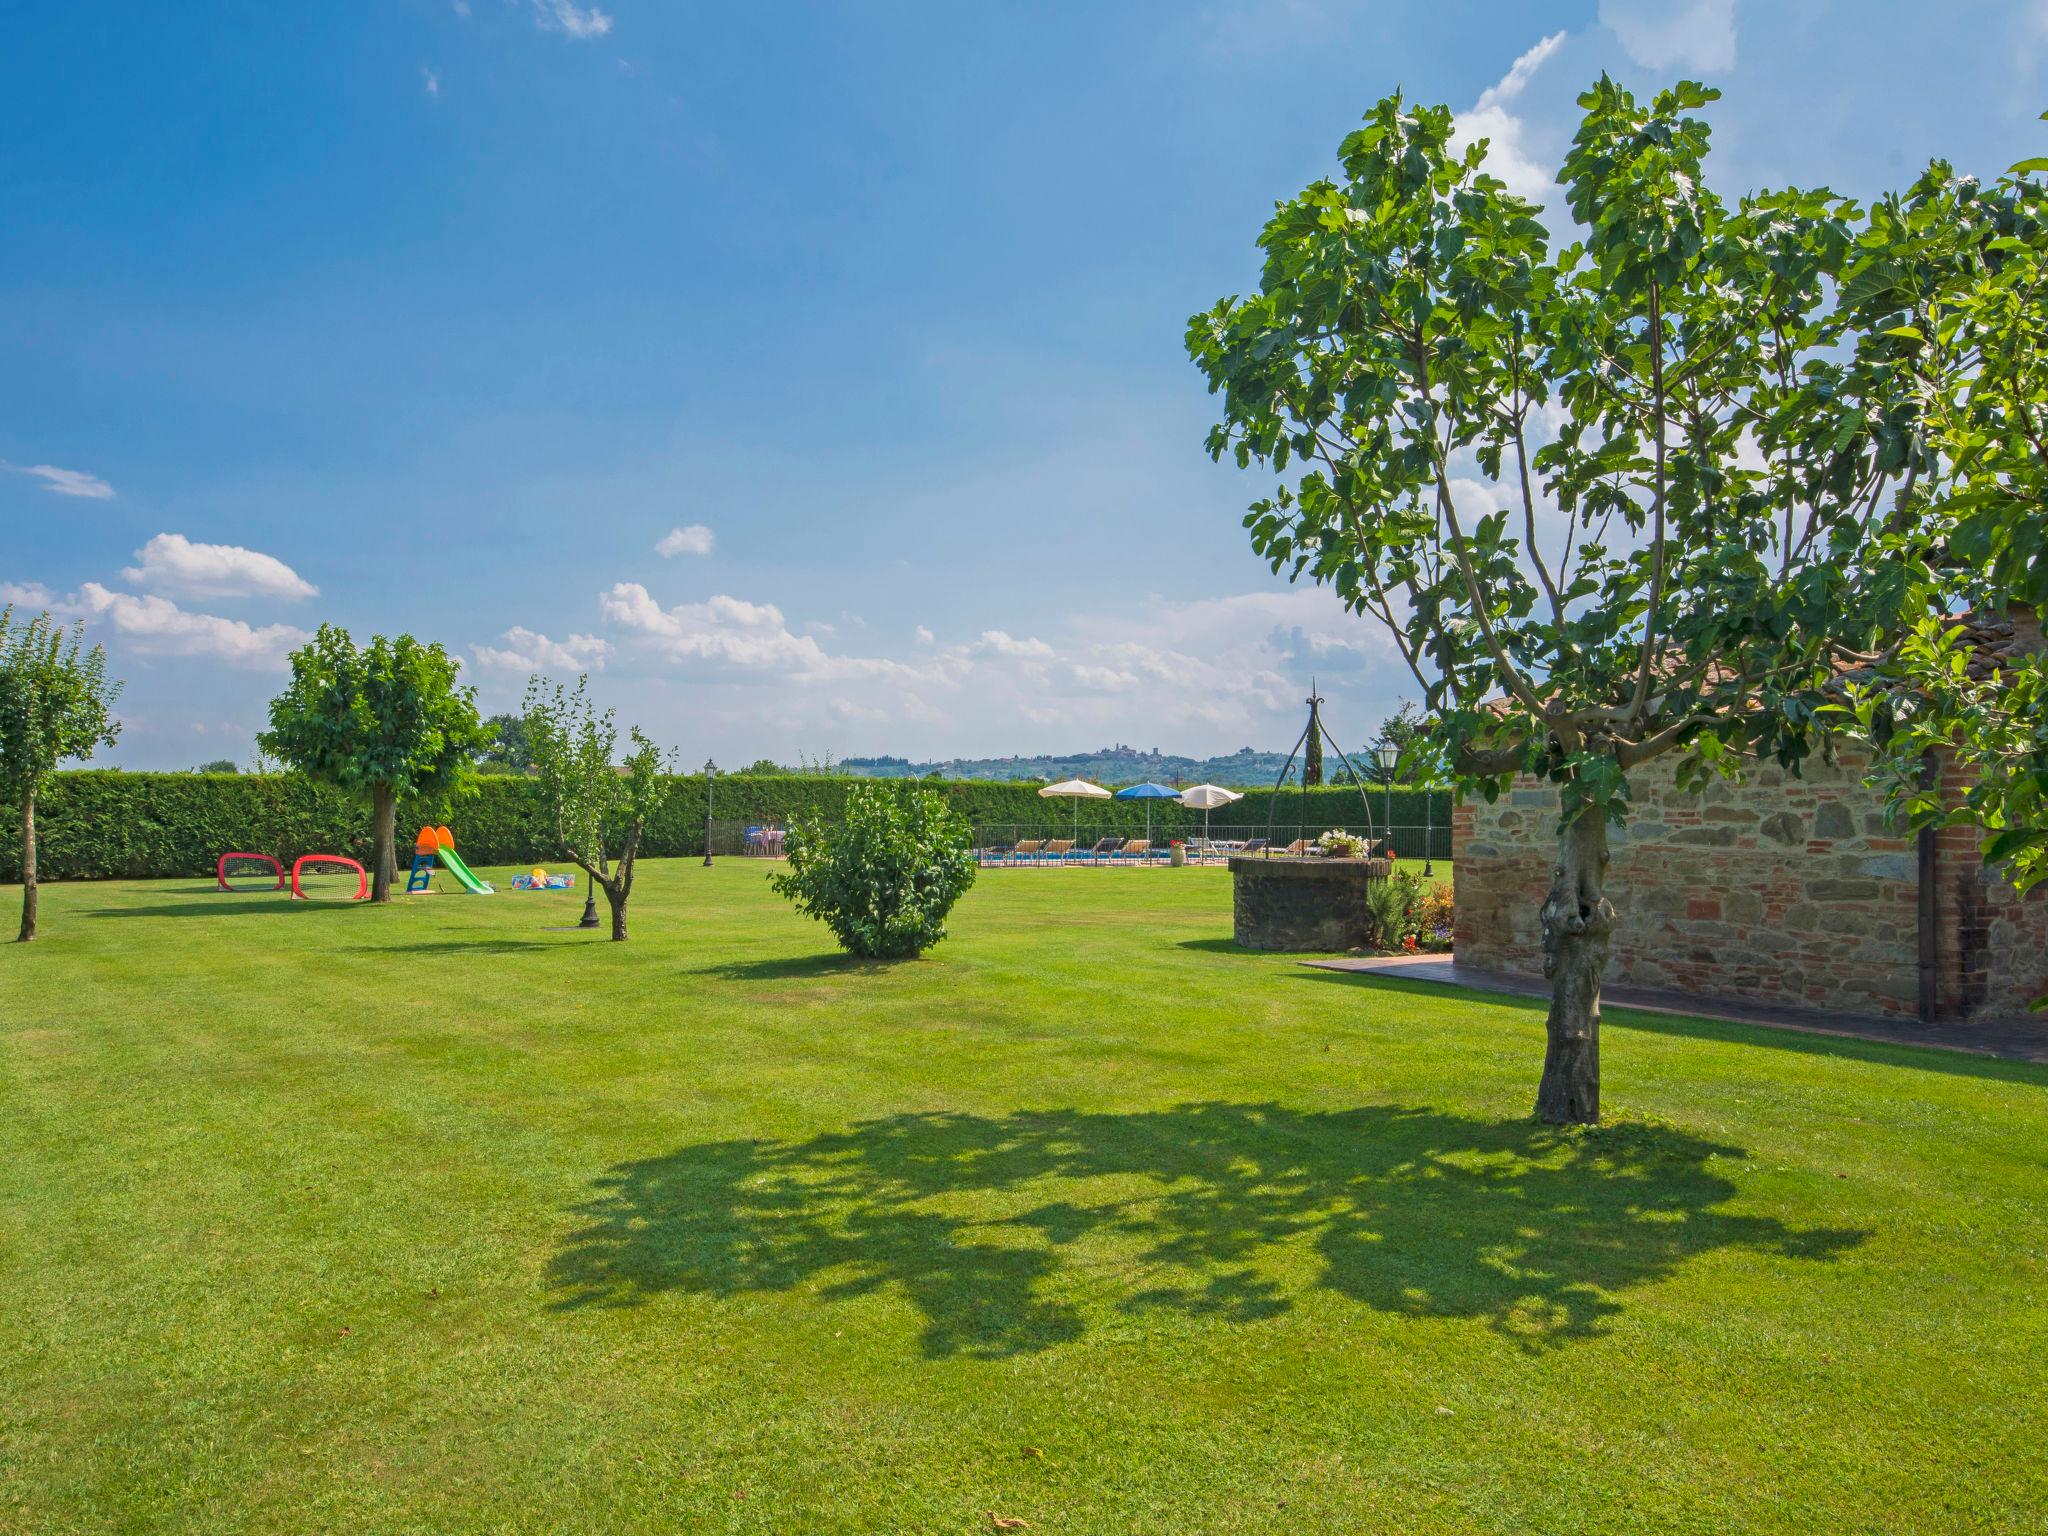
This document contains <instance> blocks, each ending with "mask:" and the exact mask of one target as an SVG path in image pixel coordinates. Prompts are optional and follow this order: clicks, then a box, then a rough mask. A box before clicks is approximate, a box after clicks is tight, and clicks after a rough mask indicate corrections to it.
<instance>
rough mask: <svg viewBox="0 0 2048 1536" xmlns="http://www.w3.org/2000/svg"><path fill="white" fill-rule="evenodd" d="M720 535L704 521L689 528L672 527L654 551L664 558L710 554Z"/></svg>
mask: <svg viewBox="0 0 2048 1536" xmlns="http://www.w3.org/2000/svg"><path fill="white" fill-rule="evenodd" d="M717 542H718V536H717V535H716V534H714V533H713V532H712V531H711V530H710V529H709V528H706V527H705V526H704V525H703V524H702V523H692V524H690V525H689V527H687V528H671V529H669V531H668V532H667V533H665V534H663V535H662V536H661V541H660V542H659V543H657V544H656V545H655V546H654V552H655V553H656V554H657V555H660V556H661V557H662V558H663V559H673V558H674V557H675V556H677V555H708V554H710V553H711V550H712V547H713V546H714V545H715V544H717Z"/></svg>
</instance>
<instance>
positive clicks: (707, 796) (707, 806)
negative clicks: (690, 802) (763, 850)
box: [704, 757, 718, 869]
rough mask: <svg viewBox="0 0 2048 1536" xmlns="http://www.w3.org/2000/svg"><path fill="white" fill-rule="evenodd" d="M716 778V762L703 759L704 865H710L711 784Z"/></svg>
mask: <svg viewBox="0 0 2048 1536" xmlns="http://www.w3.org/2000/svg"><path fill="white" fill-rule="evenodd" d="M717 779H718V764H716V763H714V762H713V761H712V760H711V759H710V758H708V757H707V758H705V759H704V867H705V868H706V869H709V868H710V867H711V786H712V785H713V784H714V783H715V782H717Z"/></svg>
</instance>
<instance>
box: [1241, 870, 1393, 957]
mask: <svg viewBox="0 0 2048 1536" xmlns="http://www.w3.org/2000/svg"><path fill="white" fill-rule="evenodd" d="M1391 870H1392V866H1391V865H1390V864H1389V863H1388V862H1387V860H1385V859H1322V858H1295V857H1291V856H1282V857H1274V858H1265V857H1262V856H1261V855H1259V854H1255V853H1240V854H1236V855H1233V856H1232V858H1231V860H1230V890H1231V898H1230V908H1231V919H1232V925H1233V929H1234V931H1235V935H1236V938H1237V942H1238V943H1239V944H1240V945H1242V946H1243V947H1244V948H1246V949H1285V950H1321V951H1332V950H1345V949H1356V948H1358V947H1359V946H1360V945H1362V944H1364V943H1365V942H1366V936H1367V934H1368V933H1369V932H1370V931H1371V927H1372V917H1371V913H1370V912H1369V911H1368V910H1367V908H1366V904H1365V893H1366V890H1367V888H1368V887H1369V886H1371V884H1372V883H1373V882H1374V881H1376V880H1384V879H1386V878H1387V876H1388V874H1389V873H1390V872H1391Z"/></svg>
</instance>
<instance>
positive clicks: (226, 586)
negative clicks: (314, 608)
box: [121, 533, 320, 602]
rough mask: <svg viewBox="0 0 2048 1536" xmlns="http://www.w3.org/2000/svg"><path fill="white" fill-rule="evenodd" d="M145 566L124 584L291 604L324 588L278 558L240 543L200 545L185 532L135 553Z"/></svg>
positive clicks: (128, 573)
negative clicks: (265, 599) (259, 598)
mask: <svg viewBox="0 0 2048 1536" xmlns="http://www.w3.org/2000/svg"><path fill="white" fill-rule="evenodd" d="M135 558H136V559H137V560H138V561H140V562H141V563H140V564H139V565H131V566H129V567H128V569H126V570H124V571H123V572H122V573H121V579H122V580H123V581H131V582H133V583H135V585H137V586H139V587H152V588H154V589H156V590H157V591H160V592H173V593H176V594H177V595H178V596H180V597H274V598H283V599H285V600H287V601H290V602H298V601H300V600H302V599H304V598H308V597H317V596H318V595H319V593H320V589H319V588H318V587H316V586H314V585H313V584H312V583H311V582H310V581H307V580H305V579H304V578H303V577H301V576H300V575H299V573H298V572H297V571H295V570H293V569H292V568H291V567H290V566H288V565H286V564H285V563H284V562H283V561H282V560H279V559H277V558H276V557H275V556H273V555H266V554H264V553H262V551H260V550H254V549H244V548H242V547H241V546H240V545H239V544H195V543H193V542H192V541H191V540H190V539H188V538H186V537H185V536H184V535H183V534H182V533H160V534H158V535H157V536H156V537H155V538H153V539H151V540H150V541H149V542H148V543H147V544H145V545H143V546H142V548H140V549H138V550H137V551H135Z"/></svg>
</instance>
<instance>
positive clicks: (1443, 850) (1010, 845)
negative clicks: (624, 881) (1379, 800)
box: [710, 813, 1451, 865]
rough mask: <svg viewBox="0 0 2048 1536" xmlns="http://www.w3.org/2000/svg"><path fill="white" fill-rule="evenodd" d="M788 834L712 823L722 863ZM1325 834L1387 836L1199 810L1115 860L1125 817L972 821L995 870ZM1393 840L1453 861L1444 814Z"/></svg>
mask: <svg viewBox="0 0 2048 1536" xmlns="http://www.w3.org/2000/svg"><path fill="white" fill-rule="evenodd" d="M1183 815H1185V813H1183ZM784 830H785V824H784V823H781V822H776V821H771V820H766V819H761V820H747V819H742V818H737V817H735V818H732V819H730V820H727V819H714V820H713V821H712V823H711V827H710V832H711V852H712V854H713V855H714V856H716V857H719V858H742V857H751V858H780V857H781V856H782V846H783V833H784ZM1325 832H1349V833H1351V834H1353V835H1354V836H1356V837H1361V838H1366V839H1370V840H1372V841H1373V843H1374V845H1375V846H1374V849H1373V851H1374V852H1375V853H1378V852H1381V851H1383V850H1382V849H1381V848H1380V846H1379V843H1380V840H1381V839H1382V838H1383V837H1384V836H1385V833H1384V831H1383V829H1382V828H1381V826H1380V825H1379V823H1378V822H1377V821H1375V822H1374V823H1373V824H1372V825H1370V826H1368V825H1366V824H1365V823H1364V820H1363V818H1357V819H1353V820H1350V821H1316V820H1302V819H1300V818H1294V819H1280V820H1276V821H1275V822H1274V823H1273V825H1272V828H1271V830H1270V833H1269V831H1268V828H1267V826H1266V824H1265V823H1264V822H1260V823H1258V824H1256V825H1254V824H1252V823H1250V822H1240V821H1228V822H1226V821H1223V820H1220V819H1212V820H1211V822H1210V824H1209V829H1208V831H1207V832H1204V831H1203V830H1202V826H1201V822H1200V819H1199V813H1197V819H1196V822H1195V825H1194V826H1193V827H1192V828H1190V827H1188V826H1186V825H1184V824H1176V825H1173V826H1171V827H1168V826H1160V827H1156V828H1155V829H1154V830H1153V833H1152V836H1151V839H1150V842H1151V847H1150V849H1149V850H1147V851H1146V853H1144V854H1138V853H1135V852H1133V853H1127V854H1124V855H1123V856H1122V857H1121V858H1119V857H1116V855H1117V854H1118V853H1121V852H1122V850H1123V848H1124V846H1125V845H1126V844H1128V843H1131V842H1135V841H1143V840H1145V833H1144V830H1143V828H1139V829H1138V830H1136V831H1133V830H1132V829H1131V827H1130V825H1129V823H1128V821H1127V820H1121V819H1120V820H1119V821H1118V822H1117V823H1115V824H1111V823H1108V822H1091V821H1089V820H1087V819H1086V818H1085V817H1083V818H1082V819H1080V820H1079V821H1076V820H1075V819H1074V818H1072V817H1061V816H1059V815H1058V814H1057V813H1054V814H1053V815H1051V816H1048V817H1046V818H1044V819H1043V820H1037V821H992V822H977V823H975V824H974V848H975V851H976V853H977V854H979V855H980V857H981V860H982V862H983V863H984V864H989V865H1000V864H1009V863H1026V864H1033V863H1053V862H1061V860H1060V859H1054V858H1053V857H1052V856H1051V855H1049V854H1047V853H1046V851H1045V845H1046V844H1047V843H1055V842H1058V843H1068V844H1071V845H1072V846H1071V848H1068V849H1063V850H1062V859H1067V858H1069V856H1070V861H1071V862H1074V863H1090V862H1099V863H1106V864H1118V863H1121V864H1136V863H1145V862H1158V863H1164V862H1166V860H1167V859H1169V858H1170V857H1171V855H1172V850H1173V844H1175V843H1180V844H1182V845H1183V846H1184V847H1186V848H1187V850H1188V856H1189V857H1190V858H1192V859H1194V860H1195V861H1196V862H1205V861H1221V860H1222V859H1223V858H1225V857H1227V856H1228V855H1229V854H1231V853H1235V852H1240V851H1243V850H1244V849H1246V848H1247V847H1249V848H1251V849H1252V851H1254V852H1257V851H1258V850H1259V849H1262V848H1265V847H1267V846H1268V845H1269V844H1268V839H1270V847H1271V849H1272V851H1273V852H1275V853H1281V852H1285V851H1286V850H1287V849H1288V848H1289V847H1291V846H1293V845H1294V844H1296V843H1312V842H1314V841H1315V840H1316V839H1317V838H1319V837H1321V836H1322V835H1323V834H1324V833H1325ZM1391 842H1392V845H1393V851H1394V856H1395V857H1396V858H1397V859H1417V860H1424V861H1429V860H1436V861H1442V860H1447V859H1449V858H1450V856H1451V828H1450V818H1449V817H1448V816H1446V817H1445V818H1444V819H1443V820H1442V821H1441V822H1429V823H1421V822H1418V823H1416V824H1414V825H1412V826H1408V825H1397V826H1395V827H1394V829H1393V836H1392V839H1391ZM1020 844H1036V845H1037V846H1036V847H1035V848H1032V849H1029V850H1027V852H1026V853H1025V854H1024V855H1023V856H1021V857H1020V856H1018V855H1017V854H1016V849H1017V848H1018V846H1019V845H1020Z"/></svg>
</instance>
